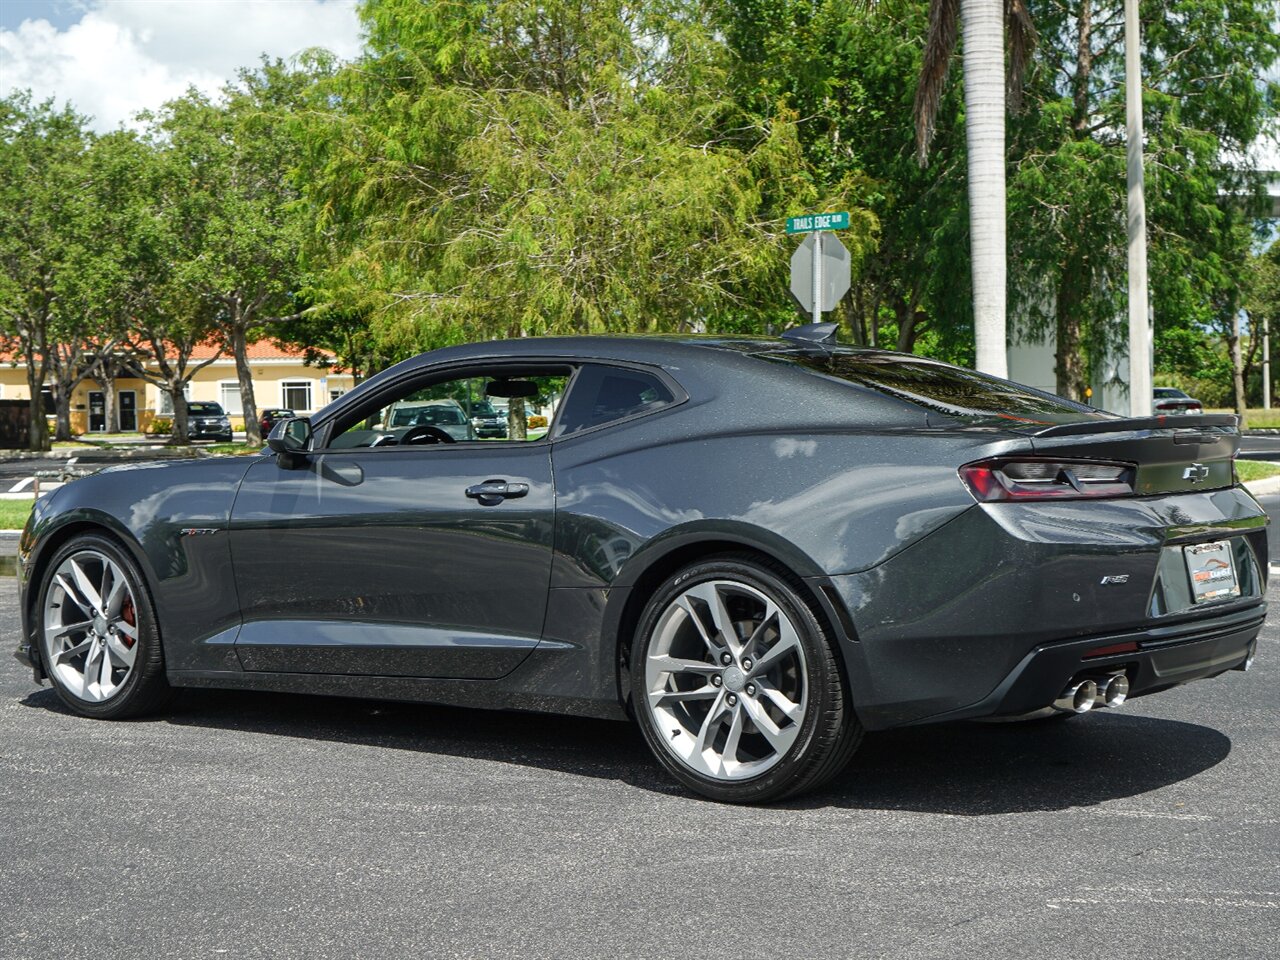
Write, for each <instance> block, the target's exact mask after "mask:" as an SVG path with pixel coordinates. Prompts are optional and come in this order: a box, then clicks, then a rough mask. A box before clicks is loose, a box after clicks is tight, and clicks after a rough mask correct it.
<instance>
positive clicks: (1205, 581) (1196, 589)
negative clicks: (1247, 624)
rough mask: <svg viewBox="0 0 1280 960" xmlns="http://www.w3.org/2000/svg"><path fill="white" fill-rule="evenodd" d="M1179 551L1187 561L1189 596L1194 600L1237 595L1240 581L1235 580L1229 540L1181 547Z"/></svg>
mask: <svg viewBox="0 0 1280 960" xmlns="http://www.w3.org/2000/svg"><path fill="white" fill-rule="evenodd" d="M1182 554H1183V556H1184V557H1186V560H1187V573H1188V574H1189V575H1190V577H1191V596H1192V598H1193V599H1194V600H1195V602H1196V603H1205V602H1207V601H1209V600H1221V599H1223V598H1224V597H1238V596H1240V581H1239V580H1238V579H1236V563H1235V558H1234V557H1233V556H1232V554H1231V542H1230V541H1229V540H1215V541H1214V542H1213V543H1197V544H1195V545H1194V546H1190V547H1183V548H1182Z"/></svg>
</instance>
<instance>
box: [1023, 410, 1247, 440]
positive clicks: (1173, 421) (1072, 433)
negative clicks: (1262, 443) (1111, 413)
mask: <svg viewBox="0 0 1280 960" xmlns="http://www.w3.org/2000/svg"><path fill="white" fill-rule="evenodd" d="M1239 425H1240V418H1239V417H1237V416H1236V415H1235V414H1234V413H1202V414H1174V415H1172V416H1165V415H1160V416H1156V417H1116V418H1115V419H1114V420H1083V421H1081V422H1080V423H1059V424H1055V425H1054V426H1051V427H1045V428H1044V429H1043V430H1037V431H1035V432H1034V433H1033V434H1032V436H1033V437H1076V436H1083V435H1086V434H1091V433H1136V432H1138V431H1140V430H1186V431H1196V430H1199V429H1204V428H1207V427H1230V428H1231V429H1232V430H1234V429H1235V428H1236V427H1238V426H1239Z"/></svg>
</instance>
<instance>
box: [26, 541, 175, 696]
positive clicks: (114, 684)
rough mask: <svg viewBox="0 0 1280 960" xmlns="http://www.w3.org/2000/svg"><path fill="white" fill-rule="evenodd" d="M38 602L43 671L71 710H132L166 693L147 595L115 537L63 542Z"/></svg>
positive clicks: (44, 580) (52, 563) (161, 658)
mask: <svg viewBox="0 0 1280 960" xmlns="http://www.w3.org/2000/svg"><path fill="white" fill-rule="evenodd" d="M37 604H38V606H37V608H36V611H35V614H36V629H37V630H38V631H39V643H40V657H41V660H42V662H43V665H44V671H45V673H46V674H47V675H48V677H49V681H50V683H52V684H53V688H54V690H56V691H57V693H58V696H59V697H61V698H62V701H63V702H64V703H66V704H67V706H69V707H70V708H71V709H72V710H74V711H75V712H76V713H80V714H83V715H84V716H87V717H100V718H104V719H116V718H120V717H128V716H135V715H137V714H140V713H144V712H146V711H148V710H151V709H154V708H155V707H157V706H159V705H160V704H161V703H162V702H163V701H164V699H165V698H166V697H167V696H168V694H169V685H168V683H167V681H166V680H165V675H164V660H163V656H162V653H161V648H160V635H159V632H158V630H157V627H156V616H155V610H154V608H153V607H152V604H151V597H150V595H149V594H148V593H147V589H146V584H145V582H144V581H143V578H142V573H141V571H140V570H139V569H138V565H137V564H136V563H135V562H134V561H133V558H132V557H130V556H129V554H128V553H126V552H125V551H124V550H123V549H122V548H121V547H120V546H119V545H118V544H117V543H116V542H115V541H113V540H110V539H108V538H107V537H104V536H100V535H97V534H85V535H82V536H79V537H75V538H73V539H72V540H70V541H68V542H67V543H66V544H64V545H63V546H62V548H61V549H59V550H58V552H57V553H56V554H55V555H54V556H53V558H52V559H51V560H50V562H49V564H48V566H46V567H45V572H44V576H43V579H42V582H41V586H40V594H39V598H38V600H37Z"/></svg>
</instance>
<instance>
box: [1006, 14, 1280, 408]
mask: <svg viewBox="0 0 1280 960" xmlns="http://www.w3.org/2000/svg"><path fill="white" fill-rule="evenodd" d="M1030 9H1031V12H1032V15H1033V16H1034V18H1035V22H1036V24H1037V26H1038V28H1039V32H1040V47H1039V50H1038V51H1037V54H1036V58H1035V61H1034V65H1033V69H1032V71H1031V76H1030V80H1029V89H1028V99H1029V101H1030V107H1029V109H1028V110H1027V111H1026V112H1025V113H1024V114H1023V115H1021V116H1018V117H1015V118H1014V119H1013V121H1012V123H1011V126H1010V144H1011V154H1012V156H1013V158H1014V162H1013V164H1012V166H1011V173H1010V179H1009V238H1010V252H1011V257H1010V280H1011V284H1010V289H1011V294H1012V296H1013V307H1014V310H1013V315H1014V316H1015V317H1016V318H1018V319H1019V320H1020V321H1021V325H1022V329H1023V330H1025V331H1029V332H1032V333H1039V332H1043V331H1044V330H1046V329H1052V330H1054V332H1055V333H1056V336H1057V341H1058V344H1059V379H1058V388H1059V392H1062V393H1065V394H1067V395H1079V393H1080V391H1081V390H1082V388H1083V385H1084V383H1085V382H1086V381H1087V379H1088V364H1087V360H1088V358H1094V359H1095V360H1096V359H1097V358H1101V357H1102V356H1103V355H1105V354H1112V355H1114V354H1116V353H1123V352H1124V350H1125V349H1126V346H1127V328H1126V326H1125V324H1124V322H1123V321H1124V317H1125V311H1126V303H1127V291H1126V282H1127V262H1126V253H1125V249H1126V240H1127V219H1126V199H1125V102H1124V86H1123V82H1122V81H1123V75H1124V45H1123V36H1122V34H1123V18H1121V17H1118V16H1109V15H1108V11H1110V10H1111V9H1112V8H1110V7H1107V8H1102V7H1099V6H1098V5H1097V4H1096V2H1095V0H1072V2H1070V3H1067V4H1060V3H1044V2H1034V0H1033V2H1032V3H1031V4H1030ZM1086 13H1087V14H1089V17H1088V18H1087V19H1085V17H1084V15H1085V14H1086ZM1142 13H1143V31H1144V36H1143V86H1144V114H1145V117H1144V120H1145V124H1146V133H1147V139H1146V151H1145V163H1144V166H1145V169H1146V187H1147V194H1146V196H1147V221H1148V225H1149V242H1150V247H1149V254H1148V256H1149V274H1150V291H1151V302H1152V307H1153V311H1154V315H1155V324H1156V343H1157V353H1156V357H1157V360H1156V363H1157V369H1160V370H1172V369H1178V370H1180V371H1182V372H1183V373H1185V374H1193V373H1195V372H1196V371H1197V370H1198V369H1203V370H1204V372H1205V373H1208V372H1209V369H1210V368H1209V367H1203V368H1201V367H1198V366H1197V365H1198V364H1201V363H1203V362H1204V361H1205V360H1206V359H1207V357H1206V353H1205V350H1206V347H1205V345H1204V343H1203V341H1204V339H1205V337H1206V335H1207V334H1208V333H1209V332H1210V331H1211V330H1215V329H1216V330H1217V331H1218V332H1220V333H1223V334H1226V333H1227V332H1228V331H1229V329H1230V322H1231V318H1232V316H1233V315H1234V313H1235V310H1236V309H1237V308H1238V306H1239V303H1240V295H1241V290H1242V283H1243V270H1244V265H1245V263H1246V260H1247V255H1248V250H1249V247H1250V243H1251V222H1250V219H1249V218H1250V215H1251V212H1252V211H1251V210H1250V209H1249V204H1248V203H1247V202H1242V199H1244V198H1247V197H1248V196H1249V195H1250V193H1252V192H1256V191H1257V189H1258V187H1259V184H1258V182H1257V178H1256V177H1254V176H1253V175H1252V173H1251V172H1250V171H1249V170H1248V169H1246V168H1244V167H1242V166H1239V161H1238V160H1237V161H1232V160H1231V158H1240V157H1243V156H1245V155H1246V153H1247V151H1248V147H1249V145H1250V144H1251V143H1252V142H1253V141H1254V140H1255V139H1256V138H1257V137H1258V136H1259V134H1260V132H1261V131H1262V129H1263V127H1264V125H1265V124H1266V122H1267V120H1268V118H1269V117H1271V116H1273V112H1272V110H1273V101H1274V97H1275V93H1276V88H1275V85H1274V84H1269V83H1266V82H1262V81H1260V80H1259V79H1258V78H1259V77H1260V76H1266V75H1267V74H1268V72H1269V71H1270V70H1271V67H1272V66H1273V65H1274V64H1275V63H1276V62H1277V59H1278V58H1280V36H1277V34H1276V33H1275V31H1274V28H1273V18H1274V15H1275V6H1274V3H1272V2H1270V0H1226V2H1222V3H1216V4H1215V3H1206V2H1205V0H1180V2H1176V3H1163V2H1161V3H1154V2H1149V3H1144V5H1143V11H1142ZM1082 33H1083V35H1084V36H1083V46H1082V42H1081V41H1082ZM1082 49H1083V50H1084V51H1085V53H1086V55H1083V56H1082V54H1081V50H1082ZM1233 163H1234V164H1235V166H1234V168H1233ZM1224 192H1226V193H1230V194H1236V196H1234V197H1226V198H1224ZM1179 330H1180V331H1183V333H1176V332H1175V331H1179ZM1197 343H1198V344H1199V345H1197ZM1165 350H1172V351H1173V352H1172V353H1171V354H1166V353H1165ZM1228 369H1229V368H1228ZM1220 370H1221V368H1220V367H1219V368H1218V372H1219V373H1220Z"/></svg>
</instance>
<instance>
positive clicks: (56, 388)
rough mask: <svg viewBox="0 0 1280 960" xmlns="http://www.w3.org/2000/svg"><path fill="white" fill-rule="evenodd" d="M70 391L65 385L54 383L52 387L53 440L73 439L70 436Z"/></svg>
mask: <svg viewBox="0 0 1280 960" xmlns="http://www.w3.org/2000/svg"><path fill="white" fill-rule="evenodd" d="M72 392H73V391H72V390H68V389H67V386H66V384H63V383H54V385H53V410H54V422H55V424H56V426H55V427H54V434H53V439H55V440H62V441H64V442H65V441H68V440H71V439H73V437H72V435H71V394H72Z"/></svg>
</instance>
